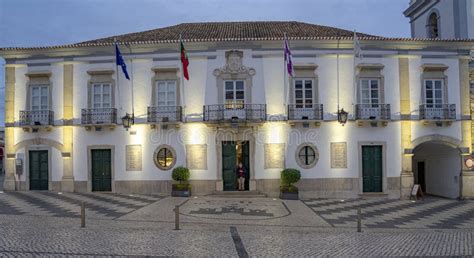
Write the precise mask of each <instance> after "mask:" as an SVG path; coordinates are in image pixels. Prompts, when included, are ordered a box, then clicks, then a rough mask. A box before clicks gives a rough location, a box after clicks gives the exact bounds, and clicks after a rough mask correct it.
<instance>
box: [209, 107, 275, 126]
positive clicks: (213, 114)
mask: <svg viewBox="0 0 474 258" xmlns="http://www.w3.org/2000/svg"><path fill="white" fill-rule="evenodd" d="M203 120H204V121H218V122H223V121H229V122H233V123H234V122H262V121H265V120H267V105H265V104H240V103H235V104H234V103H230V104H219V105H206V106H204V118H203Z"/></svg>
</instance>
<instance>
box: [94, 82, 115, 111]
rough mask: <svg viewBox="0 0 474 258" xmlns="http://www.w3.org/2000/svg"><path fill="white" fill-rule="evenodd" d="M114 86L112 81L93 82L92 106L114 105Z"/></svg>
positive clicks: (104, 106)
mask: <svg viewBox="0 0 474 258" xmlns="http://www.w3.org/2000/svg"><path fill="white" fill-rule="evenodd" d="M111 95H112V87H111V85H110V83H94V84H92V101H91V103H92V108H111V107H112V97H111Z"/></svg>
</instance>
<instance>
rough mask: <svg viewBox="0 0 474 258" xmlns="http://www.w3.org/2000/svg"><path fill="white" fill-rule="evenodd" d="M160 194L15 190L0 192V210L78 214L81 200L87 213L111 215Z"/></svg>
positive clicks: (143, 202) (17, 213) (128, 210)
mask: <svg viewBox="0 0 474 258" xmlns="http://www.w3.org/2000/svg"><path fill="white" fill-rule="evenodd" d="M159 199H160V197H157V196H144V195H119V194H106V193H87V194H85V193H62V194H58V193H54V192H47V191H17V192H4V193H2V194H0V214H10V215H31V216H54V217H72V218H74V217H79V216H80V212H81V210H80V205H81V203H82V202H84V203H85V206H86V213H87V216H88V217H91V218H99V219H115V218H118V217H121V216H123V215H125V214H127V213H130V212H133V211H135V210H137V209H139V208H142V207H144V206H146V205H149V204H151V203H153V202H155V201H157V200H159Z"/></svg>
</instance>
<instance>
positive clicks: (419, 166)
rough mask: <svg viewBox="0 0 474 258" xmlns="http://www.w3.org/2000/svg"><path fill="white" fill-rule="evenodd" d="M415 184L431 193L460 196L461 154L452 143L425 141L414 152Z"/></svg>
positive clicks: (442, 195) (449, 196)
mask: <svg viewBox="0 0 474 258" xmlns="http://www.w3.org/2000/svg"><path fill="white" fill-rule="evenodd" d="M413 154H414V156H413V175H414V177H415V184H420V185H421V187H422V189H423V192H425V193H427V194H431V195H436V196H441V197H447V198H453V199H454V198H458V197H459V196H460V185H461V183H460V181H461V178H460V174H461V169H462V168H461V164H462V163H461V162H462V161H461V154H460V151H459V149H458V148H456V147H454V146H453V145H452V144H446V143H442V142H440V141H429V142H424V143H421V144H419V145H417V147H416V148H415V149H414V152H413Z"/></svg>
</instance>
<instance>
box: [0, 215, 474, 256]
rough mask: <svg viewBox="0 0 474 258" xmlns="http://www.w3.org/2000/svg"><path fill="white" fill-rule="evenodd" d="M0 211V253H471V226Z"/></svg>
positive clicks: (450, 254) (191, 254)
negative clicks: (312, 224)
mask: <svg viewBox="0 0 474 258" xmlns="http://www.w3.org/2000/svg"><path fill="white" fill-rule="evenodd" d="M173 226H174V225H173V224H172V223H162V222H137V221H118V220H93V219H91V220H88V221H87V226H86V228H80V227H79V220H78V219H75V218H58V217H40V216H12V215H0V228H1V230H0V256H25V257H34V256H58V257H59V256H70V255H81V256H112V255H113V256H115V255H134V256H135V255H149V256H216V257H229V256H234V257H237V256H240V257H247V256H270V257H273V256H434V257H436V256H437V257H439V256H461V255H464V256H472V255H474V253H473V250H472V248H473V244H474V242H473V232H472V230H470V231H468V230H464V231H463V230H429V231H426V230H418V231H415V230H393V229H391V230H385V231H374V230H373V229H367V230H365V232H362V233H356V232H354V230H347V229H338V228H301V227H275V226H246V225H238V226H232V225H212V224H206V225H203V224H194V223H185V224H182V225H181V228H182V229H181V230H173Z"/></svg>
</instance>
